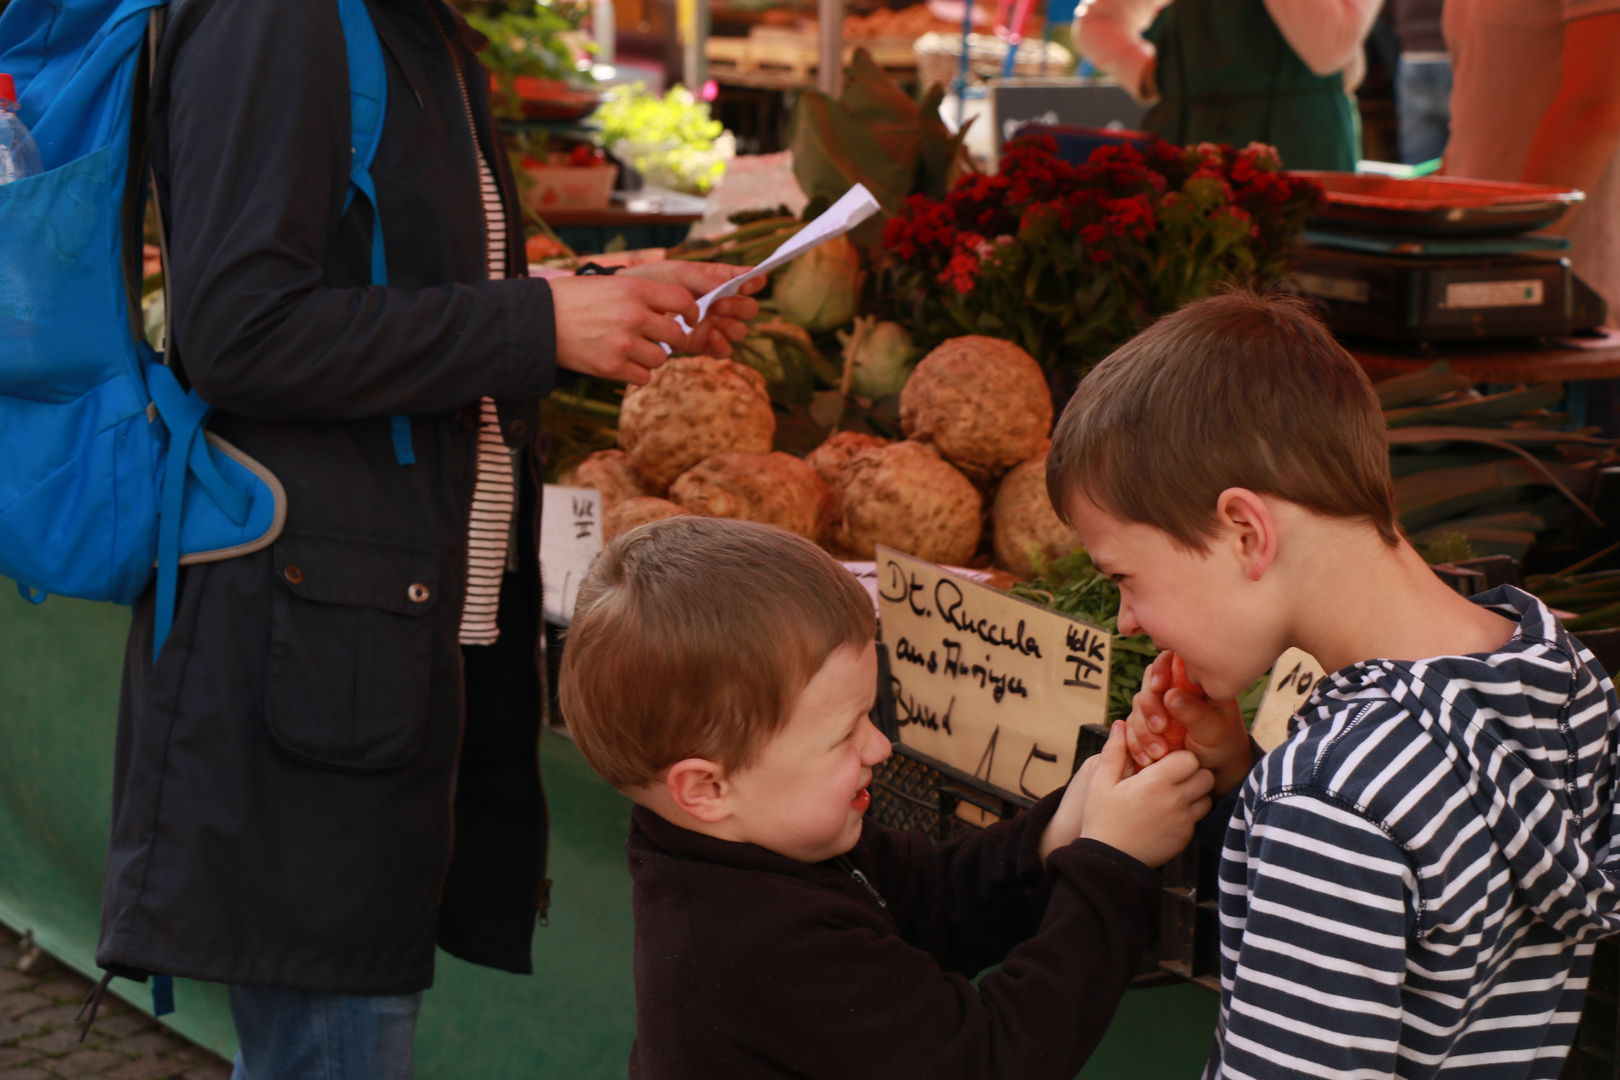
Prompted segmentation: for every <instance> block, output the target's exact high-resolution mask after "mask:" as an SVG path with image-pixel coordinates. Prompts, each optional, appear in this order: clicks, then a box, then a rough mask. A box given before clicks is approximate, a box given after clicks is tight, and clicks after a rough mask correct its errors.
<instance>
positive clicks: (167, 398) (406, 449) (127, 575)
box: [0, 0, 415, 1016]
mask: <svg viewBox="0 0 1620 1080" xmlns="http://www.w3.org/2000/svg"><path fill="white" fill-rule="evenodd" d="M336 2H337V4H338V9H339V14H340V17H341V19H342V22H343V34H344V39H345V43H346V45H347V47H348V60H349V99H350V112H351V123H352V127H353V143H352V145H353V147H354V152H353V156H352V158H351V161H350V170H349V191H348V195H347V197H346V199H345V202H344V209H345V210H347V209H348V204H349V202H351V201H352V200H353V199H354V197H355V195H356V194H357V193H358V194H360V195H363V196H364V197H365V198H366V199H367V200H369V201H370V202H371V205H372V207H373V209H375V207H376V205H377V198H376V190H375V188H374V187H373V186H372V181H371V172H370V168H371V162H372V159H373V158H374V157H375V155H376V152H377V143H378V140H379V139H380V137H381V134H382V122H383V116H384V114H385V112H386V111H387V108H388V93H387V78H386V72H385V71H384V69H383V56H382V46H381V44H380V42H379V41H378V39H377V32H376V28H375V27H374V26H373V25H372V23H371V17H370V15H369V14H368V13H367V12H366V7H365V3H364V0H336ZM164 14H165V0H12V3H11V4H10V6H9V7H7V8H6V10H5V13H4V15H0V72H5V73H7V74H9V75H11V76H12V77H13V78H14V79H15V81H16V84H17V88H18V91H19V93H18V97H19V99H20V100H19V102H18V104H19V112H20V115H21V117H22V120H23V123H25V124H27V125H28V127H29V129H30V130H31V131H32V132H33V134H34V138H35V140H36V141H37V142H38V143H39V148H40V155H41V157H42V158H43V159H44V166H45V171H44V172H43V173H41V174H40V175H38V176H33V177H29V178H27V179H24V180H19V181H16V182H14V183H11V184H7V185H3V186H0V574H4V575H6V576H7V577H11V578H13V579H15V580H16V582H17V588H18V590H19V591H21V593H22V594H23V596H25V597H27V598H28V599H29V600H31V601H33V602H34V603H40V602H42V601H44V599H45V596H46V594H47V593H59V594H61V595H63V596H75V597H80V598H83V599H86V600H110V601H112V602H114V603H119V604H132V603H134V602H135V600H136V598H137V597H139V596H140V595H141V593H142V592H143V591H144V590H145V589H146V587H147V585H148V583H149V582H150V581H151V580H152V575H153V574H154V573H155V574H156V575H157V597H156V600H157V605H156V607H157V610H156V614H155V620H154V626H153V638H154V641H153V660H154V662H155V661H156V658H157V654H158V652H160V651H161V650H162V648H163V642H164V640H165V639H166V638H167V636H168V633H169V629H170V627H171V626H172V624H173V621H174V602H175V588H176V584H177V578H178V575H179V567H180V566H181V565H182V564H187V563H198V562H208V561H213V560H218V559H227V558H231V557H233V556H236V555H245V554H247V553H248V552H251V551H257V550H259V549H260V548H264V547H267V546H269V545H270V544H271V543H273V542H274V541H275V539H276V537H277V536H279V535H280V533H281V526H282V522H283V521H284V520H285V519H286V514H287V498H286V493H285V492H284V491H283V489H282V486H281V484H280V482H278V481H277V480H276V478H275V476H273V475H272V474H271V473H270V471H269V470H268V469H266V468H265V467H264V466H262V465H260V464H259V463H258V462H256V461H254V460H253V459H252V458H250V457H248V456H247V455H246V454H244V453H242V452H241V451H240V450H238V449H236V448H235V447H233V446H231V445H230V444H228V443H227V442H225V441H224V440H223V439H221V438H219V437H218V436H216V435H213V434H211V433H209V432H208V431H206V430H205V429H204V426H205V424H206V423H207V420H208V412H209V408H208V405H207V404H206V403H204V402H203V400H202V399H201V398H199V397H198V396H197V393H196V391H191V392H189V393H188V392H186V391H185V390H184V389H182V388H181V386H180V383H179V381H178V380H177V379H176V378H175V376H174V373H173V372H172V371H170V369H169V368H168V367H166V366H164V364H163V362H162V358H161V357H160V356H159V355H158V354H157V353H156V352H155V351H153V349H152V348H151V347H150V346H149V345H148V344H147V342H146V335H145V328H144V323H143V319H142V315H141V306H140V299H141V298H140V284H141V265H142V257H141V252H142V248H143V244H142V237H141V222H142V220H143V218H144V216H145V201H146V200H145V196H146V194H147V187H148V185H147V170H146V138H145V126H146V90H147V83H148V81H149V71H150V64H151V60H152V57H154V56H155V55H156V52H157V42H158V39H159V38H160V37H161V34H162V27H163V17H164ZM181 212H182V213H183V212H184V211H183V209H182V210H181ZM373 217H374V220H375V215H373ZM372 233H373V235H372V249H371V267H372V282H373V283H374V284H378V285H383V284H387V281H388V278H387V270H386V264H385V259H384V251H383V240H382V229H381V228H374V229H373V230H372ZM166 254H167V253H166V252H165V256H166ZM166 264H167V259H166V258H165V266H166ZM166 284H167V275H166V274H165V286H166ZM393 438H394V451H395V457H396V459H397V460H398V461H399V463H400V464H401V465H409V464H411V463H412V462H413V461H414V460H415V457H414V455H413V453H412V450H411V433H410V419H409V418H408V417H404V416H396V417H394V418H393ZM106 982H107V980H106V979H103V980H102V983H101V985H100V986H99V987H97V990H96V993H95V995H94V996H95V997H96V998H99V996H100V992H101V991H102V990H103V989H105V986H106ZM152 1006H153V1012H154V1013H155V1014H156V1015H158V1016H162V1015H164V1014H165V1013H169V1012H173V1011H174V991H173V979H172V978H171V977H170V976H168V975H163V974H154V975H153V977H152ZM93 1015H94V1014H93V1012H92V1016H93Z"/></svg>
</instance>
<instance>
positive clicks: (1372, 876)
mask: <svg viewBox="0 0 1620 1080" xmlns="http://www.w3.org/2000/svg"><path fill="white" fill-rule="evenodd" d="M1476 601H1477V602H1478V603H1481V604H1483V605H1485V606H1487V607H1490V608H1491V609H1492V610H1495V611H1498V612H1499V613H1500V614H1502V615H1504V616H1506V617H1508V618H1510V619H1513V620H1514V621H1516V622H1517V623H1518V624H1519V630H1518V632H1517V633H1516V634H1515V635H1514V636H1513V637H1512V638H1511V639H1510V640H1509V641H1508V642H1507V643H1506V644H1505V645H1503V646H1502V648H1501V649H1500V650H1499V651H1497V652H1494V653H1488V654H1480V655H1473V656H1443V657H1436V658H1433V659H1429V660H1420V661H1416V662H1411V663H1405V662H1402V663H1394V662H1391V661H1387V660H1370V661H1366V662H1364V663H1359V664H1356V665H1354V666H1352V667H1349V668H1346V669H1344V670H1343V671H1341V672H1339V673H1337V674H1336V675H1334V676H1332V677H1331V678H1330V679H1328V680H1324V681H1323V683H1322V684H1321V685H1320V686H1318V688H1317V689H1316V691H1315V692H1314V693H1313V694H1312V696H1311V698H1310V700H1309V701H1308V702H1307V703H1306V704H1305V706H1304V707H1302V708H1301V709H1300V711H1299V712H1298V713H1296V714H1295V716H1294V718H1293V720H1292V721H1291V723H1290V735H1289V738H1288V741H1287V742H1285V743H1284V744H1283V745H1282V746H1280V747H1278V748H1277V749H1275V750H1273V751H1272V752H1271V753H1269V754H1267V755H1266V756H1265V757H1264V758H1263V759H1262V760H1261V762H1260V763H1259V765H1258V766H1257V767H1256V768H1255V770H1254V772H1253V773H1251V774H1250V776H1249V779H1248V781H1247V783H1246V784H1245V785H1244V787H1243V789H1242V793H1241V795H1240V797H1239V799H1238V806H1237V810H1236V812H1235V813H1234V814H1233V817H1232V822H1231V825H1230V826H1229V827H1228V829H1227V833H1226V839H1225V847H1224V850H1223V852H1222V855H1221V865H1220V916H1221V1014H1220V1026H1219V1028H1218V1029H1217V1032H1216V1044H1215V1050H1214V1053H1213V1055H1212V1056H1211V1058H1210V1063H1209V1066H1208V1069H1207V1071H1206V1074H1205V1075H1206V1076H1207V1077H1211V1078H1213V1077H1228V1078H1233V1080H1238V1078H1245V1077H1253V1078H1256V1080H1261V1078H1264V1080H1272V1078H1279V1077H1304V1076H1309V1077H1346V1078H1352V1077H1353V1078H1368V1080H1371V1078H1375V1077H1392V1076H1399V1077H1413V1078H1416V1077H1432V1076H1437V1075H1439V1074H1440V1073H1441V1072H1442V1071H1443V1072H1444V1073H1445V1075H1446V1076H1447V1077H1453V1076H1455V1077H1466V1078H1470V1080H1473V1078H1485V1077H1490V1078H1493V1080H1495V1078H1503V1080H1506V1078H1510V1077H1511V1078H1514V1080H1518V1078H1528V1077H1556V1076H1557V1075H1558V1073H1559V1070H1560V1067H1561V1064H1562V1062H1563V1059H1564V1056H1565V1055H1566V1053H1567V1052H1568V1049H1569V1045H1570V1043H1571V1042H1572V1041H1573V1039H1574V1035H1575V1023H1576V1021H1577V1020H1578V1019H1579V1015H1580V1006H1581V999H1582V997H1583V996H1584V994H1585V991H1586V979H1587V972H1588V970H1589V969H1590V967H1591V958H1592V942H1593V940H1594V939H1595V938H1597V937H1599V936H1602V935H1604V934H1608V933H1613V932H1615V931H1617V930H1620V891H1617V888H1616V881H1617V880H1620V862H1613V861H1611V857H1610V853H1609V844H1610V837H1611V836H1612V835H1614V834H1615V833H1616V832H1617V831H1620V830H1617V827H1616V820H1615V813H1616V811H1615V805H1614V803H1615V800H1614V780H1615V775H1616V762H1615V754H1616V729H1617V726H1620V704H1617V703H1616V699H1615V691H1614V686H1613V685H1612V683H1611V682H1610V680H1609V679H1608V677H1607V676H1606V675H1604V673H1603V672H1602V670H1601V669H1600V668H1599V667H1598V665H1597V663H1596V662H1595V661H1594V660H1593V658H1592V655H1591V653H1589V652H1587V651H1586V650H1585V649H1584V648H1582V647H1581V646H1580V645H1579V644H1578V643H1576V642H1575V641H1574V640H1573V639H1572V638H1571V637H1570V635H1569V633H1568V632H1567V631H1566V630H1564V628H1563V627H1562V626H1561V625H1560V624H1559V623H1558V621H1557V620H1556V619H1555V618H1554V617H1553V615H1552V614H1551V613H1550V612H1548V610H1547V609H1546V608H1545V607H1544V606H1543V605H1542V604H1541V603H1540V602H1539V601H1538V600H1536V599H1535V598H1534V597H1532V596H1530V595H1529V594H1527V593H1524V592H1521V591H1520V590H1518V589H1513V588H1511V587H1506V586H1504V587H1503V588H1501V589H1497V590H1493V591H1492V592H1490V593H1487V594H1485V595H1483V596H1480V597H1477V598H1476Z"/></svg>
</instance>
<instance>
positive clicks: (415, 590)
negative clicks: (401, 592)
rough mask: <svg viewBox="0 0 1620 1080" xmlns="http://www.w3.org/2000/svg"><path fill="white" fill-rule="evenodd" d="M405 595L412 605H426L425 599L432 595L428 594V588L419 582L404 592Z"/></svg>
mask: <svg viewBox="0 0 1620 1080" xmlns="http://www.w3.org/2000/svg"><path fill="white" fill-rule="evenodd" d="M405 595H406V596H407V597H408V598H409V599H410V601H411V603H413V604H425V603H427V598H428V597H429V596H431V595H432V593H430V592H428V587H427V586H426V585H423V584H422V583H421V582H420V581H418V582H417V583H416V584H414V585H412V586H411V587H410V588H408V589H406V590H405Z"/></svg>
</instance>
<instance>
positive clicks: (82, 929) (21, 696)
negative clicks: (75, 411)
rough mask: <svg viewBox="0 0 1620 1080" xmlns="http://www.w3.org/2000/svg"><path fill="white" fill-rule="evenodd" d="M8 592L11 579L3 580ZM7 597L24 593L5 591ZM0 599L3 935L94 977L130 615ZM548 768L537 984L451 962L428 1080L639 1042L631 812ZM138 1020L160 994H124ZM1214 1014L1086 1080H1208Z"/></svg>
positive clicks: (1200, 997) (1160, 997)
mask: <svg viewBox="0 0 1620 1080" xmlns="http://www.w3.org/2000/svg"><path fill="white" fill-rule="evenodd" d="M0 582H4V579H0ZM5 584H9V583H5ZM0 592H3V594H4V599H0V922H3V923H5V924H7V925H9V926H11V927H13V928H14V929H17V930H19V931H21V930H32V931H33V933H34V936H35V938H36V940H37V941H38V942H39V943H40V945H41V946H42V947H43V948H44V949H45V950H46V951H47V952H49V953H51V954H52V955H54V956H56V957H58V958H59V959H61V960H63V961H64V962H66V963H67V964H69V965H70V966H71V967H74V968H76V969H77V970H79V971H80V972H82V973H84V974H86V975H89V976H91V977H94V976H96V975H97V974H98V972H96V970H95V965H94V952H95V941H96V920H97V914H98V909H99V904H100V898H101V874H102V867H103V865H104V860H105V855H106V840H107V819H108V815H109V812H110V811H109V806H110V801H111V779H112V754H113V727H114V718H115V716H116V713H117V697H118V678H119V668H120V665H121V663H122V657H123V639H124V633H125V630H126V628H127V627H128V624H129V611H128V609H127V608H119V607H112V606H110V605H105V604H87V603H82V602H77V601H72V600H62V599H60V598H54V597H53V598H52V599H51V600H49V601H48V602H47V603H45V604H43V605H40V606H37V607H36V606H33V605H30V604H28V603H27V602H26V601H24V600H22V599H21V598H20V597H18V596H17V595H16V593H15V591H14V590H12V589H10V588H6V589H4V590H0ZM542 757H543V760H544V766H545V780H546V789H547V795H548V797H549V800H550V803H551V808H552V864H551V877H552V878H553V879H554V881H555V882H556V884H555V887H554V889H553V892H552V909H551V924H550V926H548V927H546V928H543V929H541V930H539V931H538V932H537V934H536V938H535V970H536V971H537V972H538V973H539V974H538V975H537V976H536V977H533V978H524V977H519V976H514V975H506V974H502V973H500V972H495V971H490V970H489V969H487V968H478V967H473V966H471V965H468V964H463V963H461V962H459V961H456V960H453V959H451V958H450V957H447V956H445V955H443V954H442V953H441V954H440V957H439V968H438V980H437V983H436V985H435V986H434V988H433V989H432V990H430V991H429V992H428V994H427V996H426V999H425V1001H424V1004H423V1009H422V1019H421V1024H420V1027H419V1029H418V1034H417V1061H418V1064H417V1075H418V1076H419V1077H420V1078H422V1080H511V1078H512V1077H515V1076H534V1077H542V1078H543V1077H567V1078H569V1080H598V1078H602V1080H607V1078H614V1077H623V1076H624V1075H625V1062H626V1058H627V1056H628V1054H629V1048H630V1040H631V1038H632V1037H633V1035H634V1030H635V1008H634V1006H635V1002H634V992H633V989H632V987H631V978H630V952H631V924H630V881H629V877H628V874H627V872H626V870H625V863H624V836H625V829H626V826H627V823H628V821H629V803H628V802H627V801H626V800H625V799H624V798H623V797H622V796H621V795H619V794H618V793H617V792H615V791H614V790H613V789H612V788H610V787H608V786H607V785H606V784H604V783H603V782H601V781H600V780H598V779H597V778H596V777H595V776H594V775H593V774H592V773H591V772H590V770H589V769H587V768H586V767H585V764H584V762H583V761H581V760H580V757H579V754H578V753H577V752H576V751H575V749H574V747H573V745H572V744H571V743H570V742H569V741H568V740H567V739H564V738H561V737H559V736H555V735H550V734H548V735H546V736H545V738H544V742H543V748H542ZM113 990H114V992H116V993H118V994H119V995H120V996H122V997H124V998H126V999H127V1000H129V1001H131V1002H133V1003H135V1004H136V1005H137V1006H144V1005H149V1003H150V1002H149V999H148V995H147V991H146V989H145V988H144V987H142V986H139V985H137V984H134V983H127V982H123V981H116V982H114V983H113ZM175 1003H176V1011H175V1013H174V1014H173V1015H171V1016H167V1017H165V1018H164V1022H165V1023H167V1024H169V1025H170V1026H172V1027H173V1028H175V1029H176V1030H177V1031H179V1032H181V1033H182V1034H184V1035H187V1036H189V1037H190V1038H192V1039H194V1040H196V1041H197V1042H199V1043H201V1044H202V1045H204V1046H207V1047H209V1048H211V1049H213V1050H215V1051H218V1052H219V1053H220V1054H223V1055H225V1056H230V1055H231V1054H232V1053H234V1050H235V1040H234V1036H233V1034H232V1031H231V1022H230V1014H229V1011H228V1009H227V1007H226V1002H225V993H224V990H223V988H222V987H219V986H216V985H210V984H198V983H187V982H184V981H181V980H177V982H176V986H175ZM1215 1006H1216V1002H1215V997H1214V995H1213V994H1210V993H1208V992H1207V991H1204V990H1201V989H1198V988H1196V987H1192V986H1176V987H1168V988H1164V989H1158V990H1144V991H1137V992H1134V993H1131V994H1128V995H1126V1001H1125V1004H1124V1005H1123V1006H1122V1007H1121V1010H1120V1014H1119V1017H1118V1018H1117V1019H1116V1020H1115V1022H1114V1025H1113V1027H1112V1028H1111V1029H1110V1031H1109V1034H1108V1038H1107V1039H1106V1040H1105V1041H1104V1043H1103V1045H1102V1047H1101V1048H1100V1049H1099V1050H1098V1052H1097V1054H1096V1056H1095V1057H1094V1058H1093V1059H1092V1062H1091V1064H1090V1065H1089V1066H1087V1068H1086V1071H1085V1072H1084V1073H1083V1074H1082V1075H1083V1076H1084V1077H1085V1078H1086V1080H1115V1078H1118V1080H1160V1078H1162V1080H1177V1078H1189V1080H1190V1078H1191V1077H1194V1076H1197V1075H1198V1072H1199V1069H1200V1068H1201V1066H1202V1064H1203V1060H1204V1057H1205V1055H1206V1054H1207V1053H1208V1049H1209V1037H1210V1033H1211V1032H1212V1031H1213V1030H1214V1022H1215Z"/></svg>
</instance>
